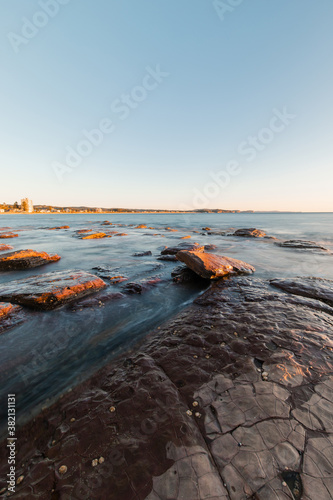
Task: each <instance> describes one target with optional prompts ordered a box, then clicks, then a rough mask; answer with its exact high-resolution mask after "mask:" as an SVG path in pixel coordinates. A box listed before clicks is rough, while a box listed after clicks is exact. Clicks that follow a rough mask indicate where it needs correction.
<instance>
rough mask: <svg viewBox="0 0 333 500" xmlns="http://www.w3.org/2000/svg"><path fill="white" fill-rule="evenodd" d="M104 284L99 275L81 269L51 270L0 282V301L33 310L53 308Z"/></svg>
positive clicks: (98, 288) (100, 287)
mask: <svg viewBox="0 0 333 500" xmlns="http://www.w3.org/2000/svg"><path fill="white" fill-rule="evenodd" d="M105 286H106V283H105V282H104V281H103V280H102V279H101V278H98V277H97V276H94V275H93V274H89V273H86V272H84V271H60V272H52V273H46V274H41V275H38V276H30V277H29V278H25V279H22V280H15V281H10V282H8V283H4V284H2V286H1V289H0V300H5V301H8V302H14V303H16V304H22V305H25V306H28V307H32V308H34V309H44V310H46V309H55V308H56V307H59V306H61V305H63V304H66V303H67V302H72V301H73V300H76V299H78V298H81V297H84V296H86V295H89V294H91V293H94V292H97V291H99V290H101V289H102V288H104V287H105Z"/></svg>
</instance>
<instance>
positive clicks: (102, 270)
mask: <svg viewBox="0 0 333 500" xmlns="http://www.w3.org/2000/svg"><path fill="white" fill-rule="evenodd" d="M93 270H94V271H97V272H96V274H97V275H98V276H99V278H102V279H103V280H108V281H109V282H110V283H111V284H112V285H115V284H117V283H122V282H123V281H127V280H128V278H127V277H126V276H123V275H122V274H119V272H118V271H119V268H114V267H112V266H108V265H104V266H97V267H93Z"/></svg>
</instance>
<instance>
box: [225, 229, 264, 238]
mask: <svg viewBox="0 0 333 500" xmlns="http://www.w3.org/2000/svg"><path fill="white" fill-rule="evenodd" d="M232 236H243V237H245V238H263V237H265V236H266V233H265V232H264V231H262V230H261V229H256V228H254V227H251V228H249V229H237V231H235V232H234V233H233V235H232Z"/></svg>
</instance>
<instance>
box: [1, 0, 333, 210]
mask: <svg viewBox="0 0 333 500" xmlns="http://www.w3.org/2000/svg"><path fill="white" fill-rule="evenodd" d="M229 1H230V4H232V3H237V2H232V1H231V0H225V2H224V3H225V4H226V5H228V4H229ZM60 3H61V5H60ZM222 3H223V2H222V1H220V4H222ZM42 4H44V10H43V8H42V7H41V5H42ZM218 10H219V12H218ZM51 14H52V16H53V17H52V16H51ZM222 18H223V19H222ZM332 19H333V2H332V0H320V2H316V1H315V0H293V1H290V0H269V1H268V0H243V2H242V1H240V2H239V5H238V6H237V7H229V8H228V10H227V11H226V12H225V13H224V14H223V7H220V9H218V8H217V7H216V6H214V1H211V0H181V1H180V0H167V1H165V0H140V1H138V0H121V1H119V0H94V1H93V0H49V2H48V1H47V0H37V1H35V0H7V1H5V0H3V1H2V2H1V18H0V40H1V42H0V47H1V78H0V100H1V116H0V134H1V144H2V145H1V148H0V162H1V163H0V164H1V187H0V201H1V202H2V201H6V202H7V203H13V202H14V201H16V200H18V201H19V200H20V199H21V198H23V197H26V196H28V197H29V198H32V199H33V201H34V203H36V204H46V203H49V204H54V205H90V206H106V207H137V208H144V207H147V208H153V207H156V208H179V207H187V208H202V207H203V206H207V207H210V208H215V207H216V208H226V209H241V210H246V209H255V210H270V209H272V210H302V211H333V197H332V184H333V182H332V181H333V164H332V160H333V152H332V121H333V118H332V117H333V92H332V89H333V78H332V77H333V65H332V49H333V30H332ZM27 21H28V22H27ZM30 23H32V24H30ZM36 24H37V25H39V26H38V27H37V28H36V27H34V25H36ZM158 66H159V68H160V71H161V72H162V73H163V76H157V77H156V75H155V77H153V76H151V74H154V71H155V72H156V68H157V67H158ZM147 68H148V69H147ZM166 74H168V76H167V75H166ZM154 78H155V79H154ZM143 84H144V87H142V85H143ZM138 86H139V88H138ZM140 87H141V88H140ZM128 95H130V97H129V99H130V100H129V101H128ZM133 95H134V98H133ZM121 100H123V103H122V104H120V101H121ZM126 103H127V104H126ZM121 106H122V107H121ZM284 109H285V111H286V112H287V114H289V115H292V118H285V119H284V122H283V121H281V119H278V118H276V119H274V116H276V113H278V114H281V113H284V111H283V110H284ZM273 110H275V111H273ZM105 119H107V120H109V121H107V122H105V121H103V120H105ZM111 121H112V125H111V123H110V122H111ZM101 122H102V123H103V124H104V125H105V126H107V130H108V133H104V132H103V133H102V136H101V135H100V134H101V133H100V134H99V135H98V137H97V136H96V137H95V141H96V140H97V141H99V139H100V137H102V138H103V140H102V142H101V144H99V145H91V143H88V146H87V142H86V143H85V145H83V151H84V153H86V152H87V151H88V153H89V154H87V156H85V157H83V156H82V155H81V157H79V160H80V162H79V164H78V166H76V167H75V168H73V164H70V163H68V162H67V163H66V153H67V152H68V148H72V150H73V149H74V150H76V149H77V145H78V144H79V143H80V142H81V145H82V141H87V138H86V137H85V136H84V133H83V131H84V130H86V131H90V130H92V129H96V128H97V127H99V126H100V124H101ZM269 128H270V130H269ZM263 129H264V130H263ZM272 129H273V130H272ZM249 141H250V142H251V141H255V142H254V143H253V142H252V145H250V144H249ZM254 144H255V145H254ZM85 147H86V149H84V148H85ZM72 150H71V151H72ZM67 160H68V159H67ZM231 161H233V162H235V163H234V164H233V165H237V167H235V166H234V169H233V171H232V172H231V174H230V173H229V174H228V176H229V179H227V182H225V183H222V185H218V184H217V183H216V181H214V180H213V179H212V175H211V174H212V173H213V174H215V176H216V175H217V173H218V172H219V173H220V176H219V178H222V177H223V176H224V175H225V174H224V173H225V172H226V169H227V168H228V166H229V170H230V162H231ZM230 171H231V170H230ZM215 178H216V177H215ZM223 178H225V177H223Z"/></svg>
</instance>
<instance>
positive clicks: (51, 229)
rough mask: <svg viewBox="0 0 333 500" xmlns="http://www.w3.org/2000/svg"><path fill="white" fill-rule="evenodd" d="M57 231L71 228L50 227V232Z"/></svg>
mask: <svg viewBox="0 0 333 500" xmlns="http://www.w3.org/2000/svg"><path fill="white" fill-rule="evenodd" d="M57 229H69V226H57V227H50V228H49V230H50V231H55V230H57Z"/></svg>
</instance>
